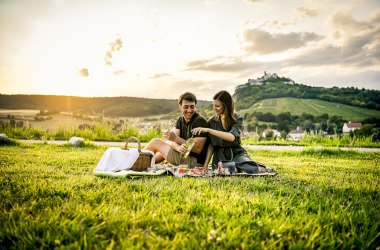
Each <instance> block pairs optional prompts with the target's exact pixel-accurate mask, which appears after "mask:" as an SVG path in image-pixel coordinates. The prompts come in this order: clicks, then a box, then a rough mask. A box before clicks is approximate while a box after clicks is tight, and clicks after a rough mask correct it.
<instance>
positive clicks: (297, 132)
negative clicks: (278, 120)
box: [288, 127, 304, 141]
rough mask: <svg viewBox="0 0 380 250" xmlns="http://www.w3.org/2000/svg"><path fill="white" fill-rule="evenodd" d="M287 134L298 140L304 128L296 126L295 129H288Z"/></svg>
mask: <svg viewBox="0 0 380 250" xmlns="http://www.w3.org/2000/svg"><path fill="white" fill-rule="evenodd" d="M288 135H289V137H290V138H291V139H292V140H294V141H299V140H300V139H301V138H302V137H303V135H304V130H303V129H302V128H301V127H297V129H295V130H292V131H290V132H289V134H288Z"/></svg>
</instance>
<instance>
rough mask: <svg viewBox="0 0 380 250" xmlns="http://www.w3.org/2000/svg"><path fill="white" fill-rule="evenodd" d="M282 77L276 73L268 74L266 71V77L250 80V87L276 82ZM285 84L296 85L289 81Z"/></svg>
mask: <svg viewBox="0 0 380 250" xmlns="http://www.w3.org/2000/svg"><path fill="white" fill-rule="evenodd" d="M279 78H280V77H279V76H278V75H277V74H276V73H267V72H266V71H264V75H263V76H262V77H259V78H257V79H248V82H247V83H248V85H261V84H263V83H264V82H267V81H268V82H270V81H271V80H274V81H276V80H277V79H279ZM284 83H285V84H294V81H293V80H291V79H289V81H287V82H284Z"/></svg>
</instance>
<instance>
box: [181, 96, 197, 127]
mask: <svg viewBox="0 0 380 250" xmlns="http://www.w3.org/2000/svg"><path fill="white" fill-rule="evenodd" d="M179 110H180V111H181V113H182V115H183V118H185V121H186V122H188V121H190V119H191V117H193V115H194V114H195V112H196V111H197V107H196V106H195V102H189V101H186V100H183V101H182V105H179Z"/></svg>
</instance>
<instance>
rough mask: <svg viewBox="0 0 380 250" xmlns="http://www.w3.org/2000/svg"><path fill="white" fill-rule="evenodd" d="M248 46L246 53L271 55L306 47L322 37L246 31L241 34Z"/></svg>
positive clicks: (314, 34) (306, 34) (305, 33)
mask: <svg viewBox="0 0 380 250" xmlns="http://www.w3.org/2000/svg"><path fill="white" fill-rule="evenodd" d="M243 37H244V39H245V41H246V42H247V43H248V44H249V46H247V47H246V48H245V50H246V51H247V52H248V53H257V54H271V53H276V52H283V51H286V50H289V49H297V48H301V47H304V46H306V45H307V44H308V43H309V42H313V41H318V40H321V39H322V38H323V37H322V36H320V35H318V34H316V33H312V32H298V33H296V32H292V33H286V34H279V33H277V34H271V33H269V32H266V31H264V30H261V29H248V30H245V31H244V33H243Z"/></svg>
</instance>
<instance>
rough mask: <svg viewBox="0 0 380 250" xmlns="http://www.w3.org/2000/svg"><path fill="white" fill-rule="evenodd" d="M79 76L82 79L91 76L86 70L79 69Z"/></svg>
mask: <svg viewBox="0 0 380 250" xmlns="http://www.w3.org/2000/svg"><path fill="white" fill-rule="evenodd" d="M78 74H79V75H80V76H82V77H88V76H89V75H90V74H89V72H88V69H86V68H82V69H79V70H78Z"/></svg>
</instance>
